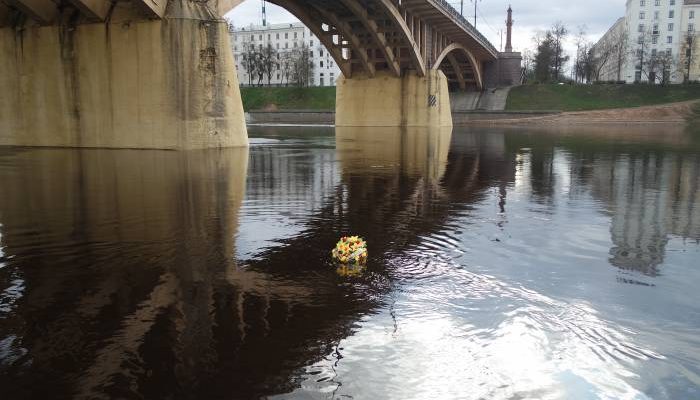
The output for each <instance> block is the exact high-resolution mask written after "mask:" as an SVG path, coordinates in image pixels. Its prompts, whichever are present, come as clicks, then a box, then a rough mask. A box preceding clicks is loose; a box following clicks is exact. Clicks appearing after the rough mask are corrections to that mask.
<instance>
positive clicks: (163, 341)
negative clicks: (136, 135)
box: [0, 127, 700, 399]
mask: <svg viewBox="0 0 700 400" xmlns="http://www.w3.org/2000/svg"><path fill="white" fill-rule="evenodd" d="M250 133H251V136H252V138H251V148H250V149H249V150H240V149H239V150H226V151H201V152H182V153H177V152H152V151H128V150H125V151H121V150H110V151H98V150H80V151H79V150H36V149H32V150H2V151H0V184H1V185H2V188H3V191H2V193H0V321H1V323H0V384H1V386H0V387H2V389H1V390H2V391H3V392H2V393H3V397H5V396H8V395H9V398H27V397H35V398H49V397H51V398H66V397H75V398H114V397H119V398H121V397H128V398H131V397H146V398H164V397H166V398H167V397H173V398H257V397H260V396H273V397H279V398H350V397H352V398H416V399H421V398H502V399H508V398H591V399H597V398H630V399H631V398H639V399H643V398H661V399H664V398H668V399H674V398H698V397H700V350H699V349H700V337H699V336H698V334H697V332H698V330H699V329H700V295H699V294H698V291H697V290H696V288H695V286H696V283H697V282H698V281H700V270H699V269H698V268H697V260H698V257H699V256H700V242H699V240H700V204H699V202H698V199H699V196H700V193H699V192H700V155H699V152H698V150H699V149H700V147H699V146H698V145H697V143H696V142H695V141H694V140H693V139H692V137H688V136H687V135H685V134H684V133H683V132H665V133H666V134H665V135H659V134H658V132H657V135H656V137H655V136H654V135H651V134H648V133H644V132H641V133H640V132H625V131H616V132H610V130H607V131H604V132H603V131H601V130H595V129H590V128H588V129H587V130H586V131H577V132H573V131H571V132H560V133H558V134H554V133H552V132H546V131H509V130H481V131H478V132H471V131H459V130H458V131H455V132H450V131H433V132H426V131H425V130H421V129H406V130H403V131H400V130H393V129H350V128H343V129H338V130H337V131H334V130H332V129H325V128H271V127H267V128H252V129H251V132H250ZM348 233H352V234H359V235H361V236H363V237H365V238H366V239H367V241H368V244H369V253H370V259H369V260H368V265H367V270H366V272H365V273H364V274H363V275H362V276H359V277H342V276H338V274H336V272H335V268H334V267H333V265H332V264H331V263H330V261H329V256H328V253H329V251H330V249H331V248H332V247H333V245H334V244H335V242H336V241H337V238H338V236H339V235H342V234H348Z"/></svg>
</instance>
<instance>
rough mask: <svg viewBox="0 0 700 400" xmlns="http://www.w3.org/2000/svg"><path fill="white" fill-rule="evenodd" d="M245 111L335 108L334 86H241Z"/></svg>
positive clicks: (329, 109)
mask: <svg viewBox="0 0 700 400" xmlns="http://www.w3.org/2000/svg"><path fill="white" fill-rule="evenodd" d="M241 98H242V99H243V109H244V110H245V111H252V110H263V111H278V110H325V111H333V110H335V87H332V86H329V87H306V88H300V87H241Z"/></svg>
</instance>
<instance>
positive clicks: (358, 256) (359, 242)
mask: <svg viewBox="0 0 700 400" xmlns="http://www.w3.org/2000/svg"><path fill="white" fill-rule="evenodd" d="M331 255H332V256H333V260H335V261H336V262H338V263H340V264H352V265H355V266H364V265H365V264H366V263H367V243H366V242H365V241H364V240H363V239H362V238H361V237H359V236H343V237H342V238H340V240H339V241H338V243H336V245H335V249H333V251H332V252H331Z"/></svg>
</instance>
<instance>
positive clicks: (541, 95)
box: [506, 85, 700, 111]
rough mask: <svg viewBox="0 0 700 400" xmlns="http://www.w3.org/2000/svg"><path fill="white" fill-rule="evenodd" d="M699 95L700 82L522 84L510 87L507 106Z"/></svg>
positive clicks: (591, 105) (595, 104) (573, 106)
mask: <svg viewBox="0 0 700 400" xmlns="http://www.w3.org/2000/svg"><path fill="white" fill-rule="evenodd" d="M695 99H700V85H673V86H651V85H525V86H520V87H516V88H513V90H511V92H510V95H509V96H508V102H507V103H506V109H507V110H561V111H581V110H600V109H609V108H626V107H639V106H648V105H656V104H664V103H674V102H678V101H686V100H695Z"/></svg>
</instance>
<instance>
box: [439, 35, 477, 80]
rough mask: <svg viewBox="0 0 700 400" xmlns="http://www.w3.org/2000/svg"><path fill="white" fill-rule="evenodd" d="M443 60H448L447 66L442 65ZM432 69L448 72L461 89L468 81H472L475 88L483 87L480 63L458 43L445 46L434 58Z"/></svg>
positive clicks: (446, 73)
mask: <svg viewBox="0 0 700 400" xmlns="http://www.w3.org/2000/svg"><path fill="white" fill-rule="evenodd" d="M445 60H447V61H448V63H449V67H445V66H443V65H442V64H443V62H444V61H445ZM432 69H433V70H438V69H442V70H443V72H445V75H448V73H449V76H453V79H454V80H456V81H457V83H458V84H459V87H460V89H461V90H466V88H467V86H468V84H469V83H473V84H474V85H475V86H476V89H477V90H482V89H483V88H484V81H483V78H482V67H481V63H480V62H478V61H477V59H476V57H474V54H472V52H471V51H469V49H467V48H466V47H464V46H463V45H461V44H459V43H452V44H449V45H448V46H446V47H445V48H444V49H443V50H442V52H441V53H440V55H439V56H438V57H437V59H436V60H435V63H434V64H433V67H432Z"/></svg>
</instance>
